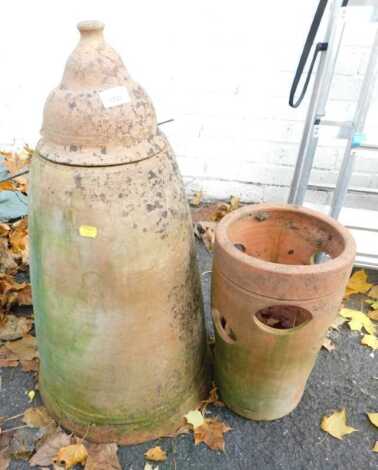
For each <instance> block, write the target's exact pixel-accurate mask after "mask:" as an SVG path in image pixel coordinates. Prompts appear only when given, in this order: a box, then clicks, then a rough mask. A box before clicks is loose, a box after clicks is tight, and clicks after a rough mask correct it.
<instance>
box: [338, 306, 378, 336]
mask: <svg viewBox="0 0 378 470" xmlns="http://www.w3.org/2000/svg"><path fill="white" fill-rule="evenodd" d="M339 313H340V315H341V316H342V317H344V318H348V319H349V321H348V326H349V328H350V329H351V330H353V331H361V329H362V328H364V329H365V330H366V331H367V332H368V333H369V334H371V335H373V334H374V333H375V325H374V323H372V321H371V320H370V318H369V317H368V316H367V315H366V314H365V313H363V312H360V311H359V310H352V309H350V308H342V309H341V310H340V312H339Z"/></svg>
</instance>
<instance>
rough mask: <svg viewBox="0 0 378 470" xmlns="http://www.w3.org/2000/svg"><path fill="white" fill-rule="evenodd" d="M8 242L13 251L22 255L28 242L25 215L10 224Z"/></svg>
mask: <svg viewBox="0 0 378 470" xmlns="http://www.w3.org/2000/svg"><path fill="white" fill-rule="evenodd" d="M9 242H10V245H11V249H12V251H13V252H14V253H16V254H19V255H23V254H24V253H25V251H26V246H27V243H28V219H27V218H26V217H25V218H23V219H21V220H19V221H18V222H15V223H14V224H13V225H12V231H11V233H10V235H9Z"/></svg>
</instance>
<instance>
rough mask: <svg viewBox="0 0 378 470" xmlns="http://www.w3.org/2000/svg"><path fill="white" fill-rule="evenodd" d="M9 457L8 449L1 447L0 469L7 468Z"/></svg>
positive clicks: (5, 469) (4, 469)
mask: <svg viewBox="0 0 378 470" xmlns="http://www.w3.org/2000/svg"><path fill="white" fill-rule="evenodd" d="M10 461H11V459H10V457H9V454H8V449H2V450H0V469H1V470H7V468H8V466H9V464H10Z"/></svg>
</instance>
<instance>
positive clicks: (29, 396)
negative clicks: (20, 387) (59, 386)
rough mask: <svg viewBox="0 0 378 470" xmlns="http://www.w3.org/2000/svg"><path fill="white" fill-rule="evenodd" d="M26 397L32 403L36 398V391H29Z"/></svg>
mask: <svg viewBox="0 0 378 470" xmlns="http://www.w3.org/2000/svg"><path fill="white" fill-rule="evenodd" d="M26 395H27V396H28V398H29V401H30V402H32V401H33V400H34V398H35V390H29V391H28V392H26Z"/></svg>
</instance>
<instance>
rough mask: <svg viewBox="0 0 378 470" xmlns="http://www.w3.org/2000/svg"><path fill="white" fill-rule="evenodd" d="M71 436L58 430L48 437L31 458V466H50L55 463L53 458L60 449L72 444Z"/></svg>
mask: <svg viewBox="0 0 378 470" xmlns="http://www.w3.org/2000/svg"><path fill="white" fill-rule="evenodd" d="M70 443H71V438H70V436H68V435H67V434H66V433H64V432H61V431H59V432H57V433H56V434H53V435H52V436H50V437H48V438H47V439H46V441H45V442H44V443H43V444H42V446H41V447H40V448H39V449H38V450H37V452H36V453H35V454H34V455H33V457H32V458H31V459H30V461H29V463H30V465H31V466H34V465H39V466H41V467H48V466H49V465H51V464H52V463H53V459H54V457H55V456H56V454H57V453H58V451H59V449H60V448H62V447H65V446H68V445H70Z"/></svg>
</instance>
